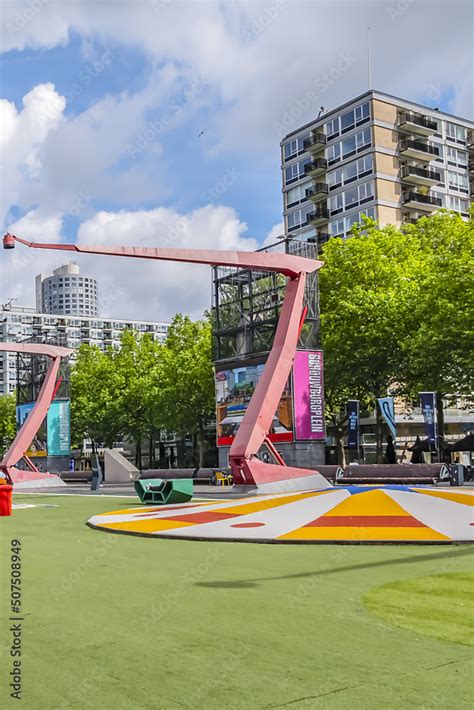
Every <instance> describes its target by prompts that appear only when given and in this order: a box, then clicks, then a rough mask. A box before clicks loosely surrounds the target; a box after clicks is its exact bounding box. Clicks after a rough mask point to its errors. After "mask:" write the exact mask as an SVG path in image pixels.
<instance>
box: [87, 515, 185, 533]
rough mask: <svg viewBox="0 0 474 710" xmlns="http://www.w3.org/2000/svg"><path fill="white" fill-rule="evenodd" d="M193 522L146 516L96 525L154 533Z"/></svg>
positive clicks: (111, 528)
mask: <svg viewBox="0 0 474 710" xmlns="http://www.w3.org/2000/svg"><path fill="white" fill-rule="evenodd" d="M192 526H193V523H183V522H181V521H179V520H166V518H148V519H147V520H124V521H122V522H121V523H106V524H104V525H98V527H100V528H104V529H105V530H128V531H129V532H134V533H141V532H142V533H154V532H165V531H166V530H174V529H176V528H184V527H192Z"/></svg>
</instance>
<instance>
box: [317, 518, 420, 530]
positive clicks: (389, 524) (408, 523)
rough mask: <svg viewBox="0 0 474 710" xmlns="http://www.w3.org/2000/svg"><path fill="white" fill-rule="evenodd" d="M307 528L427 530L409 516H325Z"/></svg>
mask: <svg viewBox="0 0 474 710" xmlns="http://www.w3.org/2000/svg"><path fill="white" fill-rule="evenodd" d="M304 527H305V528H332V527H355V528H359V527H364V528H365V527H369V528H425V527H426V525H424V524H423V523H422V522H420V521H419V520H417V519H416V518H412V517H411V516H407V515H357V516H347V515H323V516H322V517H321V518H317V519H316V520H313V521H312V522H310V523H307V524H306V525H305V526H304Z"/></svg>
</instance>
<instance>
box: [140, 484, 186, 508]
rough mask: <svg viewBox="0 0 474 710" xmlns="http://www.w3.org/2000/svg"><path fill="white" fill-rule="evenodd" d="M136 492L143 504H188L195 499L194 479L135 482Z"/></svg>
mask: <svg viewBox="0 0 474 710" xmlns="http://www.w3.org/2000/svg"><path fill="white" fill-rule="evenodd" d="M134 485H135V492H136V494H137V495H138V497H139V498H140V500H141V502H142V503H152V504H153V505H165V504H171V503H187V502H188V501H190V500H191V498H192V497H193V481H192V479H179V480H171V481H164V480H163V479H161V478H149V479H146V478H145V479H142V480H137V481H135V482H134Z"/></svg>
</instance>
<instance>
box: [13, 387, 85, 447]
mask: <svg viewBox="0 0 474 710" xmlns="http://www.w3.org/2000/svg"><path fill="white" fill-rule="evenodd" d="M35 404H36V403H35V402H25V403H24V404H19V405H18V406H17V408H16V420H17V427H18V429H19V428H20V427H21V426H22V425H23V424H24V422H25V419H26V418H27V417H28V415H29V414H30V412H31V410H32V409H33V407H34V406H35ZM70 418H71V417H70V402H69V400H68V399H64V400H54V401H53V402H52V403H51V405H50V407H49V410H48V415H47V417H46V419H45V420H44V422H43V423H42V425H41V427H40V429H39V431H38V433H37V434H36V436H35V438H34V440H33V442H32V443H31V447H30V449H29V450H28V451H25V453H26V455H27V456H30V457H31V456H69V455H70V453H71V432H70Z"/></svg>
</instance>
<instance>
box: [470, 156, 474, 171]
mask: <svg viewBox="0 0 474 710" xmlns="http://www.w3.org/2000/svg"><path fill="white" fill-rule="evenodd" d="M469 172H470V174H471V175H474V159H472V158H471V159H470V160H469Z"/></svg>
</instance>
